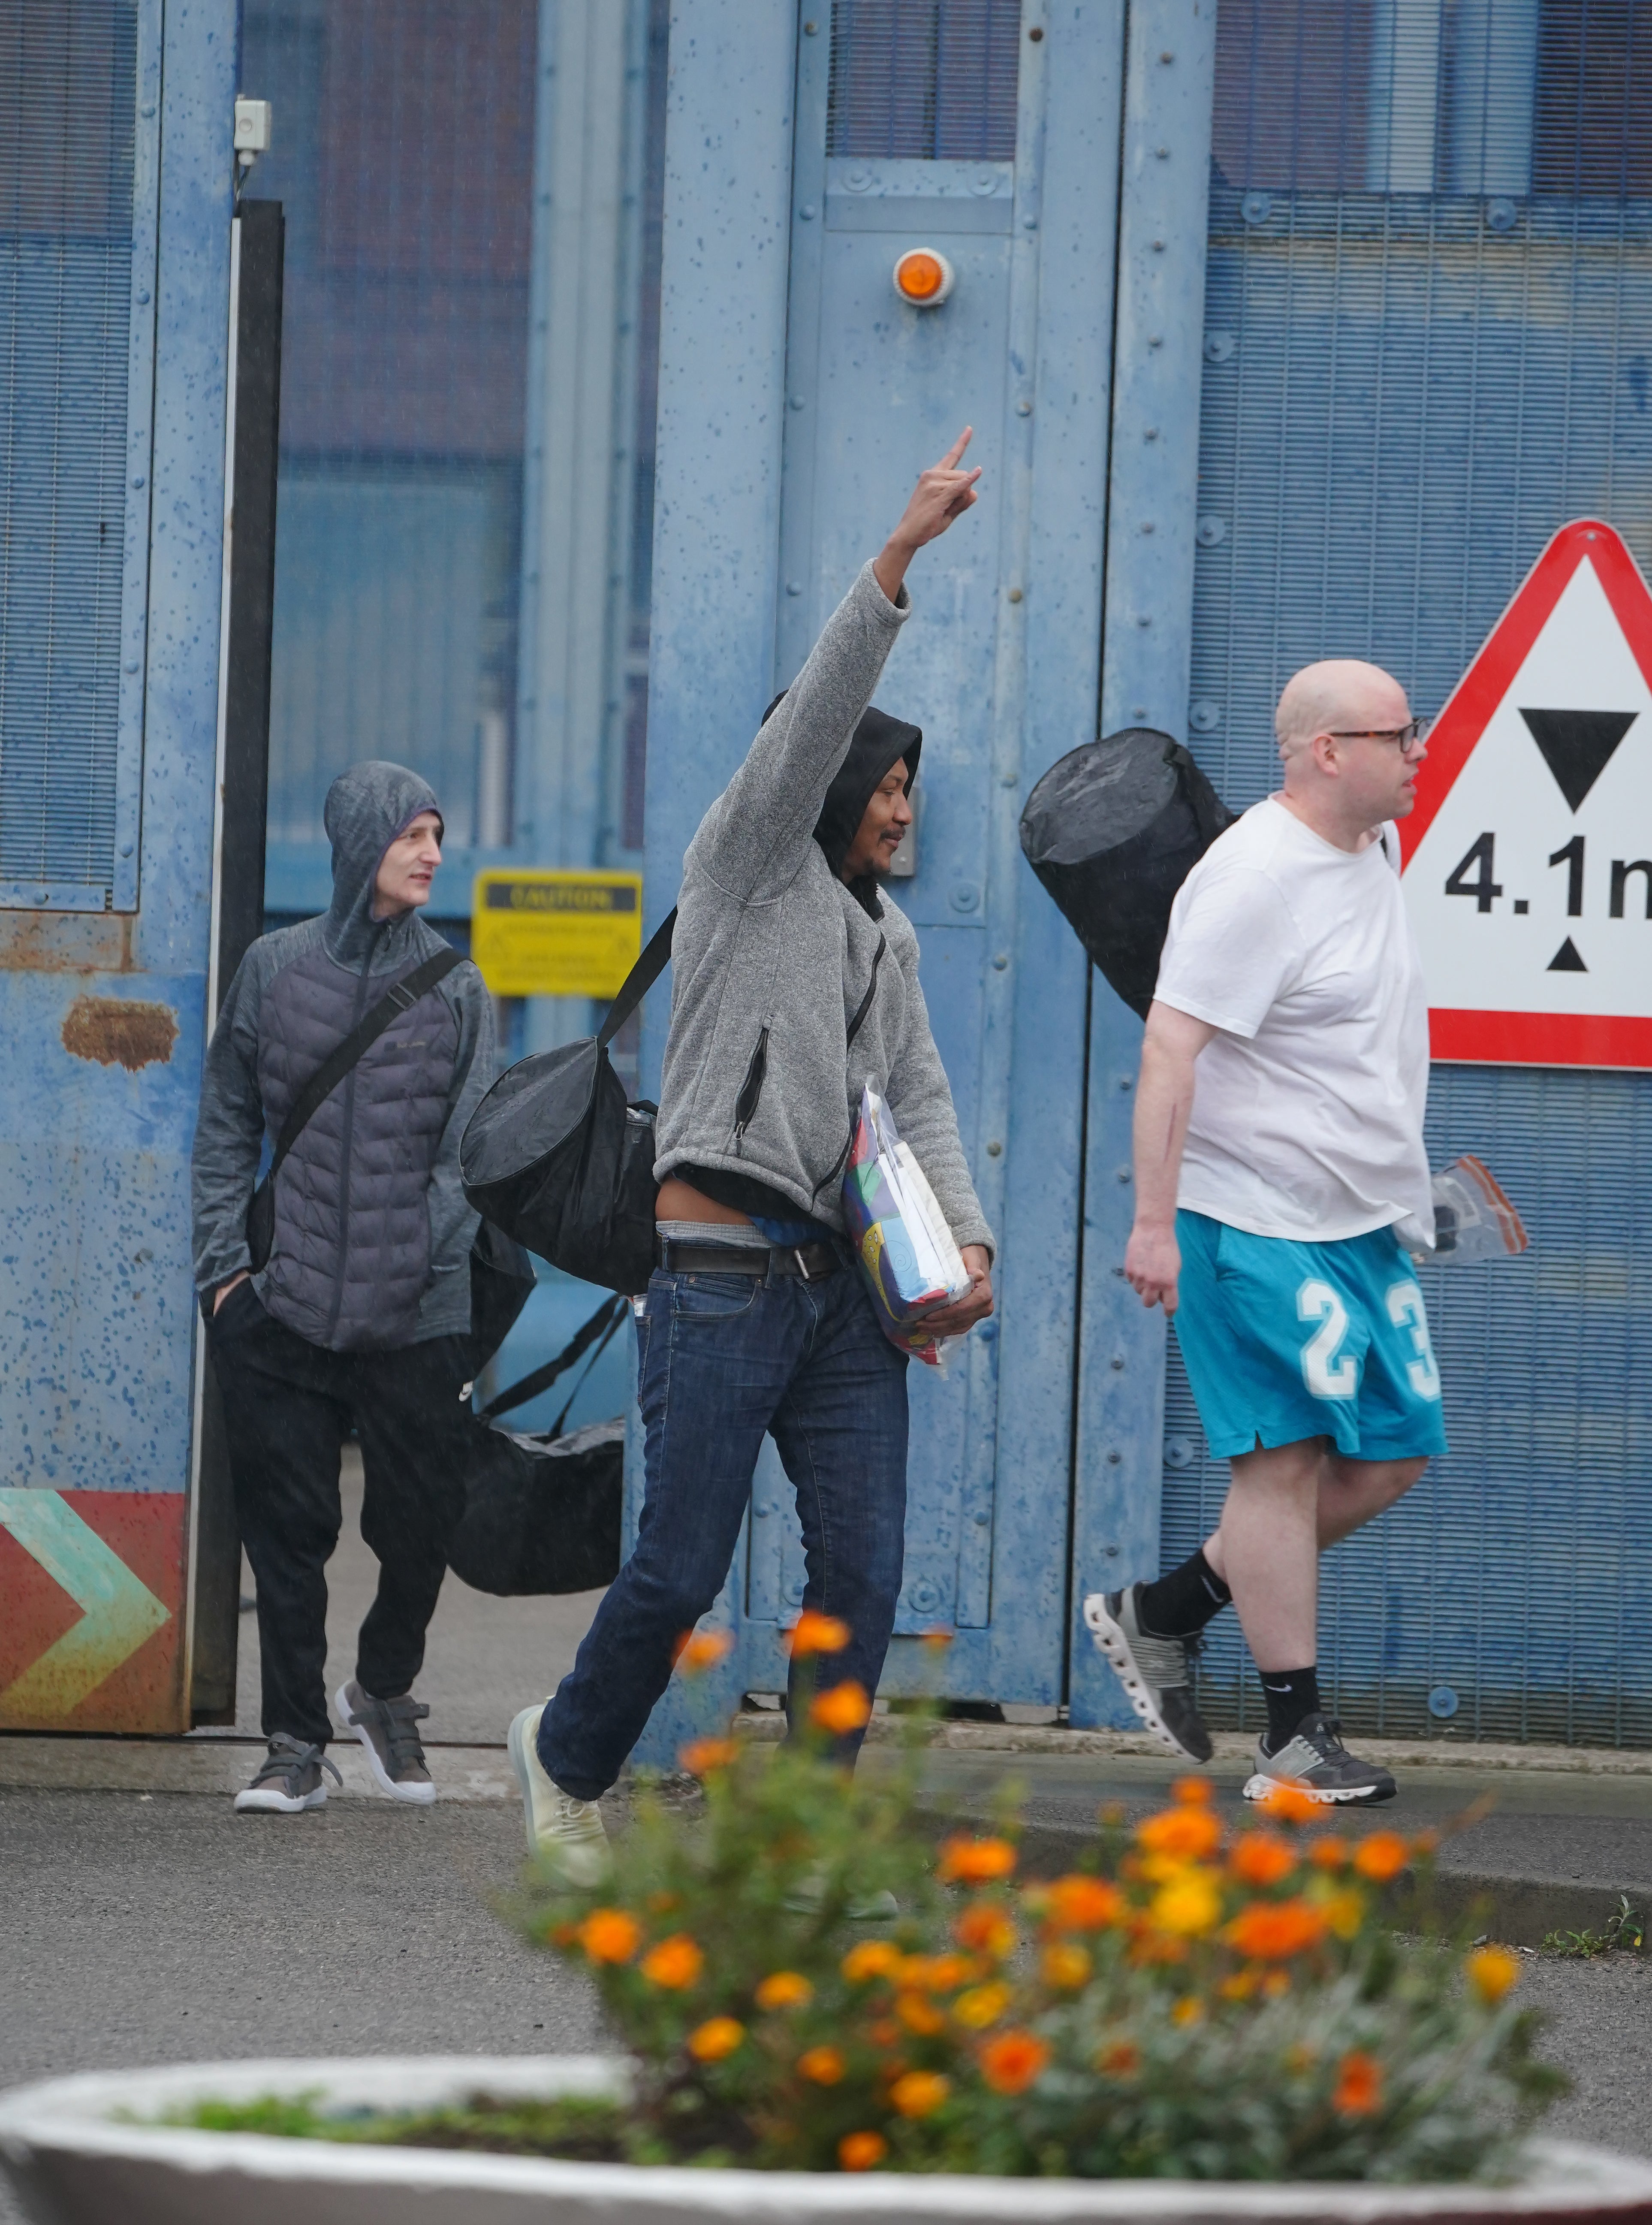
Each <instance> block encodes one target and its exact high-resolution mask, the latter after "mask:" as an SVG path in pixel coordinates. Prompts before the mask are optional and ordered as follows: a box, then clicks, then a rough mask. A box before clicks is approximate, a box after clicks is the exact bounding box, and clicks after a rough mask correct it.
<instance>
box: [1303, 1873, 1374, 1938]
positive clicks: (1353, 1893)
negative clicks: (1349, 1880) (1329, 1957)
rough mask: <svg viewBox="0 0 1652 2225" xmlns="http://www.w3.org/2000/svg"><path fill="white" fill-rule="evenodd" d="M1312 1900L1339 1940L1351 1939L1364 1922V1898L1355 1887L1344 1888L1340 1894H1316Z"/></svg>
mask: <svg viewBox="0 0 1652 2225" xmlns="http://www.w3.org/2000/svg"><path fill="white" fill-rule="evenodd" d="M1314 1900H1315V1903H1316V1905H1318V1908H1319V1911H1320V1915H1321V1916H1323V1917H1324V1918H1325V1920H1326V1923H1327V1924H1329V1925H1330V1926H1331V1929H1332V1930H1333V1931H1334V1932H1335V1933H1336V1935H1337V1937H1338V1938H1339V1939H1351V1938H1352V1937H1353V1936H1354V1934H1355V1933H1356V1932H1357V1931H1358V1929H1359V1927H1360V1925H1361V1924H1363V1923H1364V1920H1365V1896H1364V1893H1363V1892H1360V1891H1359V1889H1358V1886H1344V1888H1343V1890H1342V1891H1341V1892H1327V1893H1323V1894H1319V1893H1316V1894H1315V1895H1314Z"/></svg>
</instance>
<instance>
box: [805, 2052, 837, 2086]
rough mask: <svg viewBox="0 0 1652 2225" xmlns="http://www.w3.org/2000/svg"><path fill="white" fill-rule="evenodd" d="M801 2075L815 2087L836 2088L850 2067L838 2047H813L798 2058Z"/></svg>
mask: <svg viewBox="0 0 1652 2225" xmlns="http://www.w3.org/2000/svg"><path fill="white" fill-rule="evenodd" d="M797 2068H798V2071H799V2074H800V2075H801V2076H802V2077H805V2078H807V2079H808V2080H809V2082H811V2084H813V2085H815V2086H836V2085H838V2084H839V2083H840V2082H841V2081H842V2078H843V2074H844V2072H845V2070H847V2068H848V2065H847V2064H846V2063H845V2061H844V2059H843V2051H842V2050H841V2049H840V2048H836V2047H811V2048H810V2049H808V2050H807V2052H806V2053H804V2054H802V2055H800V2056H799V2057H798V2058H797Z"/></svg>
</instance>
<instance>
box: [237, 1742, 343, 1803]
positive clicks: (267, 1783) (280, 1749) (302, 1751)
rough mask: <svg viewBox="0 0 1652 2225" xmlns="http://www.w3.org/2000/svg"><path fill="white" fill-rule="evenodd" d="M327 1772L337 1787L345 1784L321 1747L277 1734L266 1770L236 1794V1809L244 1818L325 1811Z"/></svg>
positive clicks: (266, 1760) (265, 1763) (270, 1744)
mask: <svg viewBox="0 0 1652 2225" xmlns="http://www.w3.org/2000/svg"><path fill="white" fill-rule="evenodd" d="M324 1769H325V1770H326V1772H327V1775H328V1776H329V1777H330V1778H332V1781H333V1783H334V1784H337V1785H339V1786H342V1785H343V1784H344V1779H343V1778H342V1777H340V1776H339V1772H338V1771H337V1770H336V1769H335V1768H334V1767H333V1765H332V1763H331V1762H330V1761H329V1760H328V1759H327V1758H326V1754H324V1753H322V1751H321V1749H320V1746H306V1745H304V1744H303V1743H302V1741H301V1740H298V1739H295V1738H289V1737H288V1734H287V1733H286V1732H285V1731H277V1732H276V1734H275V1737H274V1738H273V1739H271V1740H270V1741H269V1753H268V1754H267V1755H266V1756H265V1757H264V1764H263V1768H262V1769H261V1770H260V1771H259V1772H258V1774H257V1775H256V1777H255V1778H253V1780H252V1782H251V1784H249V1785H248V1786H247V1788H246V1790H245V1791H244V1792H237V1794H236V1796H235V1804H236V1807H237V1810H238V1811H239V1812H240V1813H241V1814H242V1815H247V1814H249V1813H250V1812H256V1811H257V1810H265V1811H267V1812H268V1813H269V1814H270V1815H273V1816H298V1815H301V1814H302V1813H303V1811H304V1810H305V1809H307V1808H324V1807H325V1806H326V1799H327V1788H326V1785H325V1784H323V1783H322V1781H321V1772H322V1771H323V1770H324Z"/></svg>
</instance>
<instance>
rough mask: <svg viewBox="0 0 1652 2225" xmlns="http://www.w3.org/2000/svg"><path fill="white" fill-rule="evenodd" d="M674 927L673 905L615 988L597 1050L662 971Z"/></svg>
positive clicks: (616, 1031) (599, 1033)
mask: <svg viewBox="0 0 1652 2225" xmlns="http://www.w3.org/2000/svg"><path fill="white" fill-rule="evenodd" d="M676 924H677V907H676V905H675V904H673V905H672V907H671V909H670V910H669V911H668V913H667V914H666V916H665V917H664V918H663V919H662V920H661V922H660V924H659V925H658V927H656V928H655V930H654V933H653V934H652V935H650V936H649V947H648V948H647V949H646V950H645V951H644V952H643V953H642V956H641V957H640V958H639V959H638V960H637V961H636V965H635V966H633V967H632V968H631V970H630V973H628V974H627V975H626V976H625V979H623V981H622V982H621V983H620V985H619V994H618V995H617V997H616V998H615V999H614V1001H613V1003H612V1004H611V1005H610V1006H609V1007H608V1017H607V1018H606V1019H605V1020H604V1022H603V1024H602V1025H601V1026H600V1027H599V1028H598V1030H597V1048H598V1049H599V1050H606V1049H607V1048H608V1046H609V1044H610V1043H612V1041H613V1040H614V1037H615V1036H617V1034H618V1033H619V1031H620V1030H621V1029H622V1028H623V1026H624V1024H625V1023H626V1021H627V1020H629V1019H630V1017H631V1014H632V1013H633V1012H634V1011H636V1008H637V1006H638V1005H640V1004H641V1003H642V999H643V998H644V997H646V996H647V995H648V993H649V990H650V989H651V988H652V987H653V986H654V985H655V982H656V981H657V980H658V979H659V978H660V976H661V974H662V973H664V972H665V970H666V960H667V959H668V958H669V957H670V955H671V937H672V933H673V930H674V929H675V927H676Z"/></svg>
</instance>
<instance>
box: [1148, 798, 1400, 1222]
mask: <svg viewBox="0 0 1652 2225" xmlns="http://www.w3.org/2000/svg"><path fill="white" fill-rule="evenodd" d="M1398 847H1399V846H1398V844H1397V842H1396V840H1395V839H1394V835H1393V833H1392V830H1391V829H1390V828H1388V827H1384V828H1383V830H1382V839H1380V840H1377V841H1375V842H1372V843H1370V845H1368V846H1367V847H1366V848H1365V849H1364V850H1360V851H1358V852H1351V851H1347V850H1339V849H1338V848H1336V847H1335V846H1334V845H1333V844H1332V843H1330V842H1326V841H1325V840H1322V839H1321V838H1320V836H1319V835H1318V834H1314V833H1313V829H1312V828H1311V827H1306V826H1304V825H1303V823H1302V821H1301V820H1300V819H1298V818H1297V817H1296V815H1295V814H1294V812H1290V811H1288V810H1287V809H1286V808H1285V807H1284V805H1283V804H1282V802H1279V800H1278V798H1277V797H1275V796H1269V797H1267V798H1266V799H1265V800H1264V801H1263V802H1261V803H1257V804H1254V805H1252V807H1251V808H1250V810H1249V811H1247V812H1246V813H1245V814H1244V817H1243V818H1242V819H1240V820H1238V821H1237V822H1236V823H1235V824H1234V825H1233V826H1231V827H1229V828H1228V830H1227V832H1226V833H1225V834H1222V835H1219V836H1218V838H1217V840H1215V841H1214V842H1212V845H1211V846H1210V848H1209V849H1208V850H1207V851H1206V853H1205V855H1204V856H1203V857H1202V858H1201V859H1199V863H1198V864H1197V865H1195V866H1194V867H1193V872H1191V873H1189V874H1188V876H1187V879H1186V880H1185V881H1184V882H1183V883H1182V885H1181V889H1180V893H1179V894H1178V896H1177V897H1176V901H1175V903H1174V907H1173V908H1172V910H1171V914H1170V932H1169V934H1168V936H1167V937H1166V940H1165V946H1164V954H1163V956H1162V957H1161V960H1160V961H1159V980H1158V986H1157V988H1156V990H1155V992H1154V993H1155V996H1156V997H1157V998H1158V999H1159V1001H1160V1002H1161V1004H1166V1005H1174V1006H1175V1008H1176V1010H1177V1011H1179V1012H1187V1013H1190V1014H1191V1015H1192V1016H1193V1018H1195V1019H1199V1020H1208V1021H1209V1022H1210V1024H1212V1026H1213V1027H1215V1028H1218V1029H1219V1030H1220V1033H1219V1034H1218V1035H1216V1036H1212V1039H1211V1041H1210V1043H1207V1044H1206V1048H1205V1049H1204V1050H1202V1051H1201V1052H1200V1053H1199V1060H1198V1063H1197V1065H1196V1066H1195V1068H1194V1069H1193V1071H1194V1087H1193V1117H1192V1119H1191V1121H1190V1123H1189V1125H1188V1130H1187V1150H1186V1152H1185V1154H1184V1155H1183V1158H1182V1163H1181V1181H1180V1186H1179V1188H1178V1189H1177V1192H1176V1202H1177V1204H1178V1205H1180V1206H1182V1207H1184V1208H1186V1209H1187V1211H1188V1212H1190V1213H1203V1214H1208V1215H1209V1216H1210V1218H1211V1219H1212V1220H1221V1221H1225V1222H1226V1223H1227V1225H1228V1226H1229V1227H1231V1228H1243V1229H1246V1230H1248V1231H1249V1232H1250V1233H1251V1234H1252V1235H1255V1236H1287V1237H1295V1238H1298V1239H1303V1240H1306V1241H1308V1242H1315V1243H1328V1242H1332V1241H1334V1240H1335V1239H1339V1238H1340V1237H1345V1236H1363V1235H1364V1234H1365V1233H1366V1232H1367V1231H1368V1230H1370V1229H1373V1228H1386V1227H1389V1226H1390V1225H1392V1224H1394V1223H1396V1222H1404V1223H1406V1224H1407V1226H1406V1227H1404V1228H1403V1229H1402V1230H1401V1232H1400V1233H1401V1235H1402V1238H1403V1239H1405V1240H1407V1241H1409V1242H1416V1241H1418V1240H1419V1239H1421V1240H1422V1241H1424V1242H1427V1243H1429V1244H1432V1243H1433V1241H1434V1204H1433V1200H1432V1198H1431V1196H1430V1192H1429V1180H1428V1162H1427V1157H1426V1156H1425V1154H1424V1151H1423V1145H1422V1116H1423V1109H1424V1106H1425V1105H1426V1104H1427V1094H1428V1008H1427V998H1426V996H1425V994H1424V991H1423V985H1422V969H1421V964H1420V963H1419V960H1418V958H1417V952H1416V945H1415V941H1413V939H1412V935H1411V927H1410V922H1409V921H1408V918H1407V916H1406V910H1405V900H1404V898H1403V897H1402V895H1401V893H1400V882H1399V875H1398V871H1397V866H1396V863H1394V862H1391V861H1390V859H1389V854H1388V853H1389V851H1390V850H1392V851H1394V852H1395V853H1396V854H1397V851H1398Z"/></svg>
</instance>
